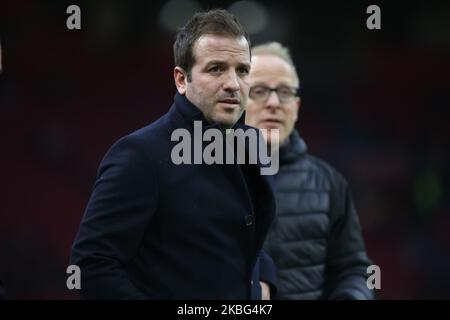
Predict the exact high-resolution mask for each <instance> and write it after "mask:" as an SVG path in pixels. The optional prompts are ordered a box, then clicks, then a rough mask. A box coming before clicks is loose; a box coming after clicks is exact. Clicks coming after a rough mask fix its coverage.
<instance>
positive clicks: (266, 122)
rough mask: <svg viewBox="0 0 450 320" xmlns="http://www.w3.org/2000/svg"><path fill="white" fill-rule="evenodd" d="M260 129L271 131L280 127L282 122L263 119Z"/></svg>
mask: <svg viewBox="0 0 450 320" xmlns="http://www.w3.org/2000/svg"><path fill="white" fill-rule="evenodd" d="M261 124H262V127H263V128H267V129H271V128H274V129H275V128H279V127H281V126H282V124H283V123H282V122H281V121H280V120H278V119H264V120H262V121H261Z"/></svg>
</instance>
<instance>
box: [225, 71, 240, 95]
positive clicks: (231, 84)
mask: <svg viewBox="0 0 450 320" xmlns="http://www.w3.org/2000/svg"><path fill="white" fill-rule="evenodd" d="M224 89H225V90H226V91H231V92H235V91H239V89H240V85H239V79H238V76H237V74H236V72H235V71H230V72H228V73H227V75H226V79H225V83H224Z"/></svg>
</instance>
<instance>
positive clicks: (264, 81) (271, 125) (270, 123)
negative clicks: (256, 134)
mask: <svg viewBox="0 0 450 320" xmlns="http://www.w3.org/2000/svg"><path fill="white" fill-rule="evenodd" d="M250 87H251V88H258V87H263V88H264V87H265V88H272V89H275V88H278V89H279V90H286V92H290V91H289V90H292V92H294V88H297V87H298V81H297V78H296V76H295V73H294V70H293V68H292V67H291V66H290V65H289V64H288V63H287V62H286V61H284V60H283V59H281V58H279V57H277V56H272V55H262V56H254V57H253V58H252V68H251V72H250ZM299 107H300V98H299V97H298V96H292V97H291V98H290V99H285V101H280V98H279V97H278V95H277V93H276V92H275V91H272V92H270V93H269V96H268V97H267V99H265V100H264V99H263V100H258V99H252V98H251V97H250V98H249V99H248V103H247V108H246V112H245V114H246V123H247V124H249V125H251V126H253V127H257V128H260V129H268V130H269V132H270V129H279V134H280V136H279V137H280V145H281V144H283V143H284V142H285V141H286V139H287V137H289V134H290V133H291V132H292V130H293V128H294V125H295V122H296V121H297V113H298V109H299ZM265 138H266V140H267V141H268V142H269V143H270V142H271V141H270V134H269V135H267V136H266V137H265Z"/></svg>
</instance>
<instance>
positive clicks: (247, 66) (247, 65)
mask: <svg viewBox="0 0 450 320" xmlns="http://www.w3.org/2000/svg"><path fill="white" fill-rule="evenodd" d="M239 67H246V68H247V69H248V70H250V68H251V64H250V63H247V62H243V63H239Z"/></svg>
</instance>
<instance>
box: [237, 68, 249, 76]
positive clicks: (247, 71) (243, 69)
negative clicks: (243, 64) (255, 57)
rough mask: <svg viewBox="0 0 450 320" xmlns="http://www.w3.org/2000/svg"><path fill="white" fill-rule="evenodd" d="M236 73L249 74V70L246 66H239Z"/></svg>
mask: <svg viewBox="0 0 450 320" xmlns="http://www.w3.org/2000/svg"><path fill="white" fill-rule="evenodd" d="M238 73H239V74H241V75H245V76H246V75H248V74H249V70H248V69H247V68H239V69H238Z"/></svg>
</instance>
